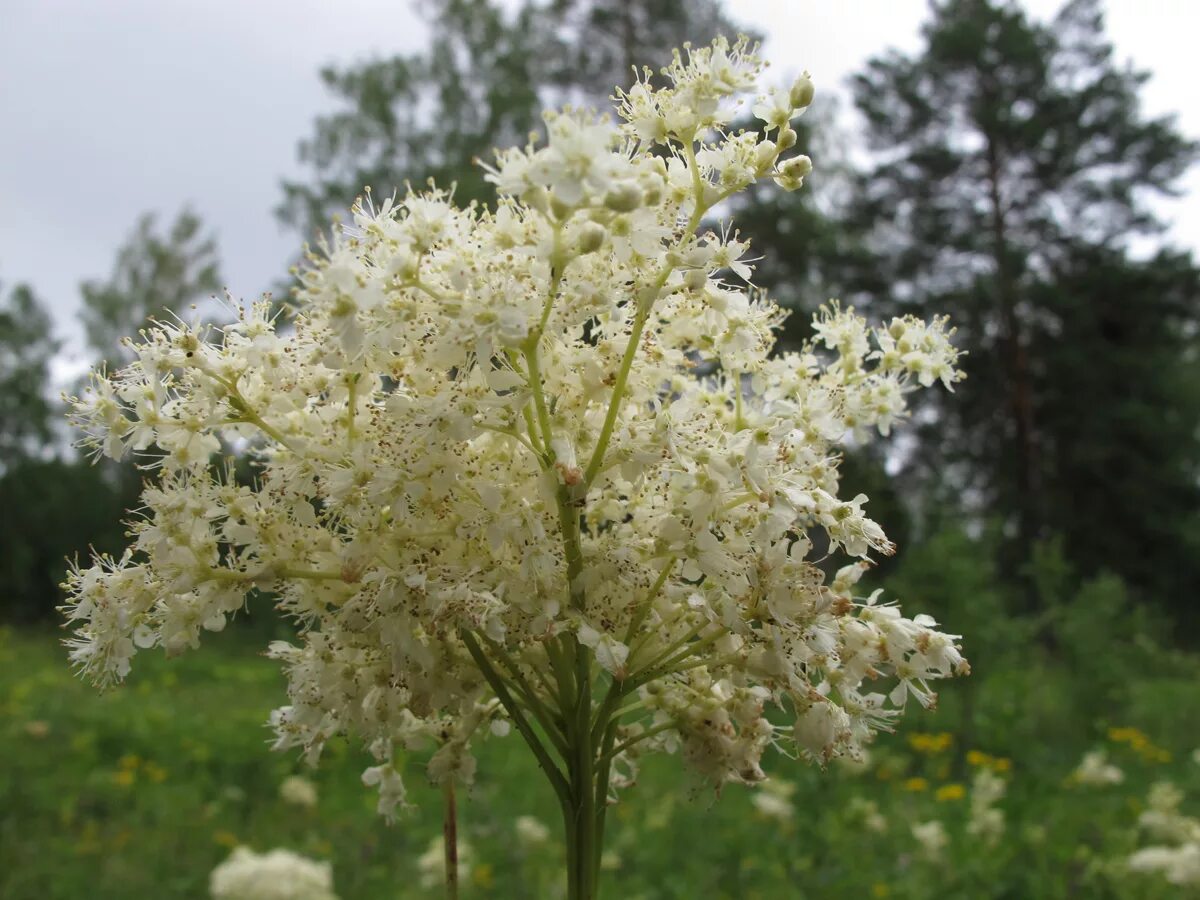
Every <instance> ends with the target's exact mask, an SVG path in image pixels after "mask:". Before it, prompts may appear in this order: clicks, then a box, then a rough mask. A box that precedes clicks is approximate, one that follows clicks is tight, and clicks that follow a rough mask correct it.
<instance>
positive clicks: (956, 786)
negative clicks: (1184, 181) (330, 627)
mask: <svg viewBox="0 0 1200 900" xmlns="http://www.w3.org/2000/svg"><path fill="white" fill-rule="evenodd" d="M1088 590H1090V591H1091V592H1092V593H1091V594H1090V595H1088V596H1086V597H1084V598H1083V599H1084V600H1085V601H1086V605H1083V606H1079V604H1078V603H1077V604H1076V605H1077V606H1079V611H1080V612H1081V613H1083V614H1082V615H1077V614H1075V613H1072V611H1071V608H1067V609H1066V610H1065V611H1064V612H1063V613H1062V615H1061V617H1060V621H1059V622H1058V623H1057V627H1056V631H1055V632H1054V633H1055V634H1056V635H1057V638H1056V640H1057V641H1059V642H1060V644H1061V643H1062V642H1064V636H1066V635H1072V634H1073V635H1074V637H1073V638H1072V640H1073V641H1075V642H1076V644H1073V645H1072V646H1073V647H1074V652H1073V654H1068V653H1065V652H1064V650H1063V649H1062V647H1061V646H1059V647H1057V648H1056V647H1053V646H1050V647H1047V646H1043V645H1042V644H1041V643H1038V642H1028V643H1024V644H1022V643H1021V642H1020V641H1019V640H1018V639H1017V638H1018V636H1016V635H1014V634H994V633H993V634H991V635H989V636H986V637H985V635H984V633H983V630H982V627H983V626H982V625H980V626H978V627H979V629H980V631H979V637H978V638H977V639H976V640H975V644H976V647H975V649H976V651H977V652H976V653H975V654H974V656H973V660H972V661H973V663H974V666H975V674H974V675H972V676H971V677H970V678H969V679H966V680H963V681H959V682H956V683H953V684H948V685H946V686H945V689H944V690H943V692H942V703H941V705H940V708H939V709H937V710H936V711H932V712H925V711H922V710H920V709H917V708H914V709H912V710H910V713H909V715H908V716H907V717H906V719H905V720H904V721H903V723H902V725H901V727H900V729H899V731H898V733H897V734H894V735H884V736H883V737H882V738H881V740H880V741H879V742H878V743H877V744H876V746H875V747H874V748H873V750H872V753H871V756H870V759H869V760H868V761H867V763H866V764H865V765H862V766H851V765H846V764H840V765H834V766H833V767H831V769H830V770H829V771H828V772H825V773H821V772H820V771H818V770H817V769H815V768H812V767H809V766H805V765H802V764H800V763H797V762H794V761H792V760H789V759H786V758H782V757H779V756H773V757H771V760H770V766H769V769H768V771H769V772H770V773H771V774H772V776H773V777H772V780H771V781H770V782H769V783H768V784H767V786H766V787H765V788H760V789H758V790H749V789H743V788H735V787H731V788H728V789H726V791H725V792H724V793H723V795H722V796H721V797H719V798H715V797H714V796H713V795H712V794H711V792H710V791H707V790H705V789H703V788H700V787H698V786H697V785H696V784H694V783H693V782H692V780H691V779H690V778H689V777H688V776H687V774H686V773H684V772H682V771H681V769H680V767H679V764H678V760H677V759H674V758H669V757H668V758H655V759H649V760H646V761H645V762H644V765H643V769H642V772H641V778H640V780H639V783H638V784H637V785H636V786H635V787H634V788H633V789H631V790H629V791H627V792H626V793H625V794H624V795H623V799H622V802H621V803H620V804H619V805H618V806H617V807H616V808H615V810H614V812H613V814H612V815H611V817H610V820H609V821H610V830H609V836H608V844H607V847H608V851H607V857H606V860H605V868H606V869H607V872H606V875H605V879H606V888H607V896H609V897H614V898H616V897H621V898H645V900H651V898H663V900H666V898H696V897H704V898H739V900H740V898H747V900H749V898H778V897H788V898H860V897H891V898H912V900H916V898H959V897H961V898H1040V897H1046V898H1060V897H1061V898H1067V897H1088V898H1105V897H1130V898H1157V897H1163V898H1166V897H1177V896H1180V894H1179V888H1176V887H1172V886H1171V885H1169V884H1168V883H1167V882H1166V881H1165V880H1164V879H1163V878H1162V877H1161V876H1160V875H1156V874H1153V873H1138V872H1131V871H1129V870H1128V867H1127V866H1126V865H1125V862H1124V861H1125V860H1126V859H1127V858H1128V856H1129V855H1130V854H1131V853H1132V852H1133V851H1134V850H1136V849H1137V848H1138V847H1140V846H1146V845H1147V844H1148V843H1154V842H1155V841H1154V840H1153V839H1152V836H1148V835H1147V833H1146V831H1145V829H1144V828H1139V825H1138V817H1139V814H1140V813H1142V812H1143V811H1144V810H1145V809H1146V808H1147V803H1148V802H1149V801H1148V797H1149V796H1150V792H1151V788H1152V786H1153V785H1155V784H1158V783H1163V782H1169V783H1171V784H1173V785H1175V786H1176V787H1177V788H1178V789H1179V790H1180V791H1181V792H1182V795H1183V799H1182V802H1181V805H1180V809H1181V810H1182V813H1181V814H1191V815H1195V814H1196V813H1197V812H1200V757H1198V756H1196V755H1194V754H1195V751H1196V747H1197V746H1198V745H1200V740H1197V728H1196V722H1197V711H1198V710H1200V680H1198V679H1197V672H1198V666H1197V664H1196V660H1195V659H1194V658H1192V657H1189V656H1185V655H1181V654H1178V653H1167V652H1166V651H1161V650H1158V649H1157V648H1156V647H1155V646H1154V645H1152V644H1151V643H1150V642H1149V641H1148V639H1143V638H1134V637H1131V636H1130V633H1129V632H1126V633H1124V634H1120V633H1119V630H1120V627H1121V625H1120V620H1119V616H1118V617H1116V618H1113V617H1112V616H1110V617H1109V619H1107V620H1105V619H1103V618H1102V617H1101V618H1097V617H1098V615H1099V614H1098V613H1097V612H1096V610H1100V611H1103V610H1104V609H1105V608H1106V607H1105V605H1104V603H1105V601H1104V586H1103V585H1100V586H1099V587H1098V588H1097V587H1096V586H1092V587H1091V588H1085V589H1084V591H1085V592H1086V591H1088ZM1097 591H1099V592H1100V593H1099V594H1097V593H1096V592H1097ZM977 602H980V603H986V598H982V599H980V598H977ZM968 624H970V622H969V621H968ZM1072 628H1074V629H1075V632H1072V631H1071V629H1072ZM1087 628H1091V629H1092V630H1093V632H1094V633H1093V634H1091V636H1090V637H1088V634H1087V631H1086V629H1087ZM1080 629H1082V631H1080ZM260 631H261V629H258V628H255V629H243V630H242V631H240V632H239V631H238V630H237V629H233V630H232V632H231V633H227V634H223V635H216V636H210V637H209V646H208V647H206V648H205V649H204V650H202V651H201V652H199V653H196V654H193V655H188V656H185V657H182V658H180V659H177V660H166V659H164V658H162V656H161V655H160V654H157V653H145V654H142V655H141V656H139V658H138V660H137V663H138V665H135V669H134V673H133V675H132V676H131V678H130V679H129V681H128V682H127V683H126V684H125V685H123V686H121V687H119V688H116V689H113V690H110V691H108V692H106V693H104V694H100V693H98V692H96V691H95V690H94V689H92V688H91V687H90V686H89V685H87V684H84V683H82V682H80V681H79V680H78V679H76V678H75V677H74V676H73V674H72V673H71V671H70V669H69V667H68V665H67V662H66V659H65V654H64V651H63V649H62V647H61V646H60V645H59V643H58V641H59V639H60V637H61V635H60V634H59V633H56V632H53V631H51V630H46V631H19V630H12V629H7V630H3V631H0V897H4V898H6V900H76V898H81V897H88V898H94V900H127V898H132V897H148V898H149V897H154V898H161V900H168V898H194V897H204V896H206V894H207V878H208V873H209V872H210V871H211V869H212V868H213V867H214V866H215V865H216V864H217V863H219V862H220V861H221V860H223V859H224V858H225V857H226V856H228V854H229V852H230V850H231V848H232V847H234V846H237V845H239V844H245V845H248V846H250V847H252V848H254V849H255V850H258V851H264V850H268V849H271V848H273V847H287V848H290V849H293V850H295V851H298V852H301V853H304V854H306V855H308V856H311V857H314V858H316V859H321V860H329V861H331V862H332V864H333V868H334V881H335V886H336V889H337V892H338V894H339V896H340V897H341V898H343V900H351V898H410V897H411V898H424V897H431V898H432V897H438V896H440V887H439V885H438V882H437V878H438V875H439V858H438V857H437V856H436V847H435V848H434V850H433V851H432V852H431V850H430V848H431V843H432V842H435V841H436V840H437V839H438V836H439V834H440V815H441V813H440V807H439V803H440V794H439V793H438V791H437V790H436V789H434V788H432V787H430V786H429V785H428V784H427V783H426V782H425V779H424V777H423V774H422V771H421V768H420V761H419V760H413V763H412V765H411V766H410V767H409V770H408V778H407V781H408V784H409V788H410V799H411V800H412V801H413V802H414V803H415V804H416V808H415V809H414V810H412V811H410V812H409V813H408V814H406V815H405V816H404V817H402V818H401V819H400V820H399V821H398V822H397V823H396V824H395V825H392V826H388V825H386V824H385V823H384V822H383V821H382V820H381V819H380V818H379V817H377V816H376V815H375V812H374V806H375V802H376V798H375V794H374V792H373V791H372V790H369V789H367V788H365V787H363V786H362V785H361V783H360V781H359V775H360V773H361V770H362V768H363V767H364V766H365V765H367V758H366V757H365V755H364V754H362V752H361V751H360V750H359V749H358V748H357V747H354V746H350V745H347V744H342V745H336V746H334V747H333V748H332V749H331V751H330V752H329V753H328V754H327V756H326V758H325V760H324V762H323V764H322V765H321V767H320V768H319V769H317V770H315V771H310V770H307V768H306V767H305V766H304V764H303V762H302V761H301V760H299V759H298V758H297V755H296V754H294V753H274V752H271V751H270V749H269V747H268V743H269V740H270V733H269V730H268V729H267V728H266V726H265V721H266V718H267V715H268V713H269V711H270V710H271V709H272V707H274V706H276V705H279V704H280V703H281V702H282V698H283V682H282V678H281V676H280V675H279V674H278V672H277V671H276V668H275V666H274V664H273V663H271V662H269V661H267V660H265V659H263V658H262V657H261V656H260V655H259V650H260V648H261V647H263V646H265V643H266V637H265V636H264V635H263V634H261V633H260ZM971 640H972V638H971V636H970V635H968V636H967V641H966V642H967V646H971ZM1086 641H1091V642H1093V644H1096V645H1097V646H1093V647H1092V648H1091V649H1090V650H1088V649H1087V648H1086V647H1084V646H1078V643H1079V642H1086ZM1122 641H1123V642H1124V643H1125V644H1127V645H1128V646H1127V647H1125V649H1124V650H1122V651H1121V652H1116V651H1115V650H1114V648H1117V647H1118V646H1119V645H1120V643H1121V642H1122ZM1101 645H1102V646H1101ZM1089 660H1090V662H1089ZM1089 665H1090V666H1091V669H1089V668H1088V666H1089ZM1093 751H1102V752H1103V754H1104V756H1103V757H1102V758H1101V757H1095V758H1094V759H1093V764H1094V769H1095V771H1094V772H1093V778H1092V779H1090V780H1091V781H1097V782H1103V783H1088V781H1089V779H1088V778H1087V777H1084V778H1082V779H1081V778H1080V776H1079V775H1078V774H1077V773H1076V769H1077V767H1078V766H1079V764H1080V761H1081V759H1082V758H1083V756H1084V754H1085V753H1089V752H1093ZM1105 767H1110V768H1105ZM1114 771H1117V772H1119V781H1118V780H1117V778H1118V776H1117V775H1114V774H1113V772H1114ZM1097 772H1098V773H1099V775H1097V774H1096V773H1097ZM1073 773H1076V774H1073ZM295 774H302V775H304V776H305V777H307V778H310V779H311V780H312V781H313V782H314V783H315V785H316V788H317V795H318V802H317V803H316V805H315V806H312V807H305V806H298V805H296V804H294V803H288V802H287V801H285V800H284V799H283V798H282V797H281V794H280V785H281V784H282V783H283V781H284V780H285V779H286V778H288V777H289V776H291V775H295ZM539 777H540V776H539V773H537V771H536V770H535V769H534V766H533V764H532V762H531V760H530V759H529V758H528V756H527V753H526V751H525V748H524V746H523V745H522V744H521V743H520V742H519V740H518V738H517V737H516V736H515V734H514V735H512V736H509V737H507V738H502V739H498V738H491V739H489V740H488V741H487V742H486V744H485V746H484V747H483V748H482V750H481V753H480V765H479V773H478V777H477V781H476V783H475V785H474V787H473V788H472V789H470V790H469V791H467V792H464V793H463V799H462V804H461V808H460V817H461V820H462V822H461V829H462V834H463V835H464V837H465V841H466V843H467V844H468V845H469V849H468V850H467V853H466V856H467V857H468V858H467V860H466V866H465V868H464V883H465V888H464V896H465V897H474V898H484V897H496V898H502V897H503V898H526V897H555V896H557V895H559V893H560V890H561V888H560V886H559V883H558V872H559V869H560V858H559V855H560V853H561V847H560V844H559V838H558V831H559V824H558V822H557V819H556V808H555V806H554V804H553V801H552V794H551V792H550V790H549V788H548V787H547V786H545V785H544V784H543V783H542V782H541V781H540V780H539ZM1164 790H1165V789H1164V788H1161V787H1160V788H1159V789H1158V791H1159V795H1160V797H1161V796H1162V795H1163V792H1164ZM522 817H534V818H536V819H537V820H539V821H540V822H542V823H544V824H545V825H546V826H548V827H549V836H548V837H546V836H544V835H542V834H540V833H539V829H538V828H537V827H536V826H534V825H532V823H530V821H529V820H528V819H527V818H526V819H522ZM518 822H520V824H519V825H518ZM1157 843H1164V841H1161V840H1159V841H1157ZM422 857H426V858H425V859H424V860H423V859H422Z"/></svg>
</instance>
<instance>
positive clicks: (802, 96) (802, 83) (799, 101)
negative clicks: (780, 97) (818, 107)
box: [788, 72, 813, 109]
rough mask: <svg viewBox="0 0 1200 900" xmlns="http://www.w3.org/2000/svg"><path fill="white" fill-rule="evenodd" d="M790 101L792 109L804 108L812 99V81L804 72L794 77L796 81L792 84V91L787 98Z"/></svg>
mask: <svg viewBox="0 0 1200 900" xmlns="http://www.w3.org/2000/svg"><path fill="white" fill-rule="evenodd" d="M788 99H789V100H790V101H791V104H792V108H793V109H804V108H805V107H806V106H808V105H809V104H811V103H812V101H813V83H812V79H811V78H809V77H808V73H807V72H805V73H804V74H803V75H801V76H800V77H799V78H797V79H796V83H795V84H793V85H792V91H791V94H790V96H789V98H788Z"/></svg>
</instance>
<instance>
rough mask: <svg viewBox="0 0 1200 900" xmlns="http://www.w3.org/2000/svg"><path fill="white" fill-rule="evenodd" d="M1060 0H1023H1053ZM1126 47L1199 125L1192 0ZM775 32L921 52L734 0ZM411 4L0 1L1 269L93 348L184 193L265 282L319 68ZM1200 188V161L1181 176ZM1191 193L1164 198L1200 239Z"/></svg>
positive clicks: (859, 1)
mask: <svg viewBox="0 0 1200 900" xmlns="http://www.w3.org/2000/svg"><path fill="white" fill-rule="evenodd" d="M1059 5H1060V3H1059V2H1057V0H1027V2H1026V6H1027V8H1029V9H1030V10H1031V12H1032V13H1033V14H1034V15H1035V16H1039V17H1041V16H1048V15H1050V14H1051V13H1053V11H1054V10H1056V9H1057V8H1058V7H1059ZM1107 6H1108V10H1109V15H1108V30H1109V34H1110V35H1112V36H1113V39H1114V41H1115V44H1116V47H1117V52H1118V55H1119V56H1120V57H1121V58H1122V59H1131V60H1132V61H1133V62H1134V63H1135V64H1136V65H1137V66H1138V67H1141V68H1145V69H1148V70H1150V71H1151V72H1152V73H1153V76H1154V77H1153V79H1152V80H1151V82H1150V84H1149V85H1148V86H1147V87H1146V89H1145V91H1144V94H1143V96H1144V98H1145V101H1146V106H1147V109H1148V111H1149V112H1151V113H1155V114H1157V113H1164V112H1176V113H1178V114H1179V117H1180V123H1181V125H1182V127H1183V129H1184V131H1185V132H1186V133H1187V134H1188V135H1190V136H1197V135H1200V92H1198V91H1197V89H1196V63H1195V56H1196V35H1197V34H1200V2H1197V0H1108V4H1107ZM726 7H727V9H729V10H730V12H731V14H732V15H733V16H734V17H735V18H736V19H737V20H739V21H741V22H745V23H746V24H748V25H750V26H752V27H755V28H757V29H758V30H761V31H762V32H764V33H765V34H767V35H768V40H767V44H766V55H767V57H768V58H769V59H771V60H772V61H773V64H774V68H773V69H772V76H773V77H774V78H778V79H780V80H782V79H783V76H784V75H785V74H786V73H789V72H793V71H798V70H800V69H802V68H807V69H809V70H810V71H811V72H812V74H813V78H814V80H815V81H816V83H817V86H818V90H819V91H823V92H827V93H828V92H830V91H839V90H841V85H842V82H843V81H844V79H845V77H846V75H847V74H849V73H850V72H852V71H854V70H856V69H858V68H859V67H860V66H861V64H862V63H863V61H864V60H865V59H866V58H868V57H869V56H871V55H873V54H876V53H878V52H880V51H882V50H883V49H885V48H886V47H888V46H897V47H900V48H902V49H906V50H912V49H915V48H916V47H917V46H918V27H919V25H920V23H921V21H922V20H923V18H924V14H925V9H926V3H925V0H840V2H839V0H727V3H726ZM424 34H425V31H424V28H423V26H422V24H421V22H420V20H419V19H417V18H415V17H414V15H413V14H412V12H411V10H410V8H409V4H408V3H407V2H404V0H390V2H389V0H103V2H100V0H0V67H2V68H0V122H3V123H4V133H5V139H4V140H2V141H0V280H3V281H4V282H5V283H6V284H12V283H14V282H18V281H26V282H29V283H31V284H32V285H33V286H34V288H35V289H36V290H37V292H38V293H39V294H40V295H41V296H42V297H43V298H44V299H45V300H46V301H47V303H48V304H49V305H50V306H51V308H52V310H53V312H54V314H55V316H56V321H57V323H58V328H59V334H60V337H63V338H66V339H67V340H68V348H69V349H70V350H71V351H72V352H73V353H75V354H76V355H78V354H79V345H78V335H79V330H78V327H77V325H76V323H75V317H76V314H77V311H78V305H79V299H78V297H79V294H78V284H79V282H80V281H82V280H84V279H88V278H103V277H105V276H107V275H108V273H109V271H110V269H111V266H112V263H113V257H114V254H115V251H116V249H117V247H118V246H119V245H120V243H121V242H122V241H123V240H124V238H125V237H126V236H127V235H128V233H129V231H130V229H131V228H132V227H133V224H134V222H135V220H136V219H137V217H138V215H139V214H140V213H142V212H143V211H147V210H156V211H159V212H160V213H161V214H162V215H163V216H164V217H168V218H169V217H173V216H174V214H175V213H176V212H177V211H178V210H179V209H180V208H182V207H183V206H184V205H185V204H186V205H190V206H191V207H192V208H193V209H195V210H196V211H197V212H198V213H199V214H200V215H201V216H202V218H203V219H204V220H205V221H206V223H208V225H209V226H210V227H211V228H212V229H213V230H214V231H215V232H216V234H217V237H218V240H219V243H220V254H221V260H222V266H223V270H224V275H225V279H226V281H227V283H228V286H229V288H230V290H231V291H232V292H233V293H234V294H235V295H237V296H243V297H253V296H255V295H257V294H258V293H259V292H260V291H262V290H264V289H266V288H267V287H268V286H269V285H270V284H271V283H272V281H273V280H274V279H276V278H277V277H278V276H279V275H280V274H281V272H282V271H283V270H284V268H285V266H286V263H287V261H288V259H289V258H290V257H291V255H292V251H293V249H294V248H295V247H296V246H297V243H298V241H297V238H296V237H295V236H294V235H293V234H290V233H288V232H285V231H283V230H282V229H281V227H280V226H279V225H278V224H277V223H276V221H275V219H274V217H273V215H272V209H273V207H274V206H275V205H276V204H277V203H278V201H279V199H280V196H281V191H280V188H279V182H280V180H281V178H283V177H286V176H289V175H292V176H294V175H296V174H297V173H298V167H297V164H296V161H295V151H296V144H297V142H298V141H299V140H300V139H301V138H302V137H305V136H307V135H308V134H309V133H310V131H311V126H312V121H313V117H314V115H315V114H316V113H318V112H321V111H324V110H327V109H328V108H329V106H330V101H329V98H328V97H327V96H326V95H325V93H324V91H323V90H322V88H321V85H320V83H319V80H318V77H317V70H318V68H319V67H320V66H322V65H323V64H326V63H330V62H337V63H347V62H350V61H352V60H355V59H358V58H361V57H364V56H370V55H376V56H378V55H387V54H392V53H398V52H405V51H412V50H416V49H419V47H420V44H421V42H422V40H423V38H424ZM1186 187H1187V189H1188V193H1189V194H1190V195H1191V197H1200V172H1196V171H1193V173H1192V174H1191V176H1190V177H1189V179H1188V182H1187V184H1186ZM1191 197H1185V198H1184V199H1183V200H1182V201H1176V202H1173V203H1170V204H1168V205H1166V206H1164V207H1163V212H1164V214H1165V215H1166V216H1167V217H1168V218H1170V219H1171V220H1172V221H1173V222H1174V225H1173V228H1172V231H1171V237H1172V238H1173V239H1174V240H1175V241H1176V242H1178V243H1180V244H1184V245H1186V246H1189V247H1191V248H1194V249H1200V209H1198V208H1197V204H1196V203H1195V202H1193V200H1192V199H1191Z"/></svg>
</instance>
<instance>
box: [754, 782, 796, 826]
mask: <svg viewBox="0 0 1200 900" xmlns="http://www.w3.org/2000/svg"><path fill="white" fill-rule="evenodd" d="M794 793H796V785H795V784H794V783H793V782H791V781H782V780H780V779H778V778H768V779H767V780H766V781H764V782H763V783H762V784H761V785H759V787H758V789H757V790H756V791H755V792H754V794H753V796H752V797H751V798H750V802H751V803H753V804H754V808H755V809H756V810H758V811H759V813H760V814H762V815H763V816H765V817H766V818H768V819H774V820H776V821H778V822H791V821H793V820H794V819H795V818H796V808H795V807H794V806H793V805H792V795H793V794H794Z"/></svg>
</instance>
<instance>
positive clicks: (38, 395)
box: [0, 284, 59, 473]
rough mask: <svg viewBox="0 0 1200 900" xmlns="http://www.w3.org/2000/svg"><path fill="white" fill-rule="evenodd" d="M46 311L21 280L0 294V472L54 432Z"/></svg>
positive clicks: (54, 345)
mask: <svg viewBox="0 0 1200 900" xmlns="http://www.w3.org/2000/svg"><path fill="white" fill-rule="evenodd" d="M58 347H59V344H58V341H57V340H55V338H54V329H53V325H52V323H51V320H50V314H49V313H48V312H47V311H46V308H45V306H43V304H42V302H41V301H40V300H39V299H38V297H37V295H36V294H34V292H33V290H32V289H31V288H30V287H29V286H28V285H25V284H18V285H17V286H15V287H13V288H12V289H10V290H9V291H8V292H7V293H6V294H4V295H3V297H0V473H2V472H4V471H7V470H8V469H10V468H11V467H12V466H13V465H14V464H15V463H17V462H18V461H20V460H22V459H26V458H30V457H35V456H37V455H39V452H40V450H41V448H43V447H45V446H46V445H47V444H49V443H50V441H51V437H52V435H53V427H52V421H53V408H52V406H51V404H50V399H49V398H50V360H51V358H52V357H53V356H54V354H55V353H57V352H58Z"/></svg>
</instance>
